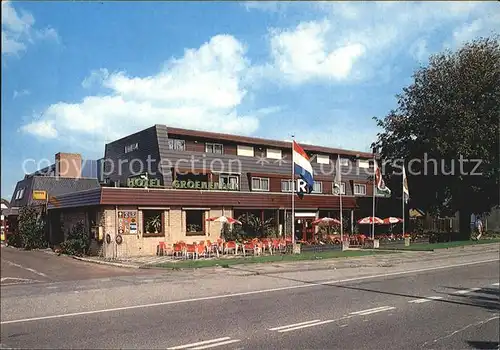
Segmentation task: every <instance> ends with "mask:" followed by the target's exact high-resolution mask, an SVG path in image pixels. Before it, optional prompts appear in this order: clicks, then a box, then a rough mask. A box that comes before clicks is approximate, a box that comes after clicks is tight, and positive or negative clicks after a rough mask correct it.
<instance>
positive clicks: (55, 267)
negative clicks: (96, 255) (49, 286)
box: [0, 246, 147, 286]
mask: <svg viewBox="0 0 500 350" xmlns="http://www.w3.org/2000/svg"><path fill="white" fill-rule="evenodd" d="M0 252H1V253H0V254H1V259H0V260H1V285H3V286H4V285H13V284H26V283H39V282H61V281H75V280H86V279H95V278H105V277H118V276H130V275H137V274H147V272H145V271H144V270H141V271H138V270H128V269H123V268H118V267H114V266H107V265H97V264H92V263H85V262H81V261H77V260H75V259H72V258H70V257H67V256H57V255H55V254H50V253H45V252H43V251H23V250H17V249H14V248H11V247H6V246H2V247H1V251H0Z"/></svg>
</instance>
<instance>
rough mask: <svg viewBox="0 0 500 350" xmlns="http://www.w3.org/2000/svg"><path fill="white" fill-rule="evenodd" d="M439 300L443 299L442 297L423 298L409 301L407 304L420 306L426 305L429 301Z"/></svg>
mask: <svg viewBox="0 0 500 350" xmlns="http://www.w3.org/2000/svg"><path fill="white" fill-rule="evenodd" d="M440 299H443V297H424V298H419V299H414V300H410V301H409V303H413V304H421V303H426V302H428V301H431V300H440Z"/></svg>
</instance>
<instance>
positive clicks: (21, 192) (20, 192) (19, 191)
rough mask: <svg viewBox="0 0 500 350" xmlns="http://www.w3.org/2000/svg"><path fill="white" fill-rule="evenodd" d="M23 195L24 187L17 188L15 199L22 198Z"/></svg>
mask: <svg viewBox="0 0 500 350" xmlns="http://www.w3.org/2000/svg"><path fill="white" fill-rule="evenodd" d="M23 197H24V188H20V189H19V190H17V192H16V197H15V199H16V200H17V199H22V198H23Z"/></svg>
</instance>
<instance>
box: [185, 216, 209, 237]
mask: <svg viewBox="0 0 500 350" xmlns="http://www.w3.org/2000/svg"><path fill="white" fill-rule="evenodd" d="M185 213H186V236H204V235H205V212H204V211H203V210H186V211H185Z"/></svg>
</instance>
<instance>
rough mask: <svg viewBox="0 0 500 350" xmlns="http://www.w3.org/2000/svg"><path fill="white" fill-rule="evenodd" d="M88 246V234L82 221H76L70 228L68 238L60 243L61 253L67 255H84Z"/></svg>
mask: <svg viewBox="0 0 500 350" xmlns="http://www.w3.org/2000/svg"><path fill="white" fill-rule="evenodd" d="M89 247H90V235H89V232H87V230H86V229H85V225H84V224H83V222H78V223H77V224H76V225H75V226H73V228H72V229H71V231H70V233H69V234H68V238H67V239H66V240H65V241H64V242H62V243H61V253H64V254H68V255H77V256H81V255H85V254H87V253H88V251H89Z"/></svg>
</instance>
